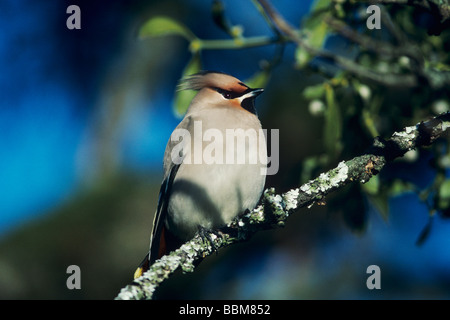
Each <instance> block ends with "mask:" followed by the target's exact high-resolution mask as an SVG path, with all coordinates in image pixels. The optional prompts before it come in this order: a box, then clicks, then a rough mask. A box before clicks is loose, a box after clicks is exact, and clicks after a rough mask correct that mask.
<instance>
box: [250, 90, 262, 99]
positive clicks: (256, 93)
mask: <svg viewBox="0 0 450 320" xmlns="http://www.w3.org/2000/svg"><path fill="white" fill-rule="evenodd" d="M263 91H264V89H261V88H258V89H252V91H250V93H251V94H252V97H257V96H259V95H260V94H261V93H263Z"/></svg>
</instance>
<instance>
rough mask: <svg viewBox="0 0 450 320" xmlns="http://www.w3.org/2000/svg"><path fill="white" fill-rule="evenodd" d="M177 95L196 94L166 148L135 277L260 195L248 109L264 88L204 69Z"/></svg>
mask: <svg viewBox="0 0 450 320" xmlns="http://www.w3.org/2000/svg"><path fill="white" fill-rule="evenodd" d="M179 89H180V90H197V91H198V93H197V95H196V96H195V97H194V99H193V100H192V102H191V104H190V105H189V108H188V110H187V113H186V115H185V116H184V118H183V120H182V121H181V122H180V124H179V125H178V126H177V128H176V129H175V130H174V132H173V133H172V135H171V139H169V142H168V144H167V147H166V151H165V153H164V180H163V182H162V185H161V190H160V194H159V200H158V205H157V210H156V213H155V217H154V221H153V230H152V234H151V239H150V250H149V253H148V254H147V256H146V257H145V259H144V260H143V262H142V263H141V265H140V266H139V268H138V269H137V270H136V273H135V278H137V277H139V276H140V275H142V273H143V272H145V271H146V270H147V269H148V267H149V265H151V264H152V263H153V262H154V261H155V260H156V259H158V258H160V257H161V256H162V255H164V254H166V253H168V252H170V251H172V250H175V249H177V248H178V247H179V246H180V245H181V244H182V243H183V242H185V241H187V240H190V239H191V238H193V237H194V235H195V234H196V233H197V232H198V231H200V230H214V229H217V228H218V227H221V226H225V225H227V224H228V223H230V222H231V221H232V220H233V219H234V218H235V217H236V216H238V215H239V214H242V213H244V212H245V211H246V210H247V209H248V210H252V209H253V208H254V207H255V206H256V204H257V203H258V201H259V199H260V197H261V194H262V191H263V189H264V184H265V180H266V168H267V150H266V141H265V136H264V134H263V131H262V128H261V123H260V122H259V120H258V116H257V115H256V110H255V106H254V100H255V98H256V96H258V95H259V94H261V93H262V92H263V89H251V88H249V87H248V86H247V85H245V84H244V83H242V82H241V81H239V80H238V79H236V78H234V77H232V76H230V75H227V74H224V73H220V72H211V71H204V72H200V73H197V74H195V75H192V76H190V77H188V78H185V79H183V80H182V81H181V83H180V85H179ZM255 137H256V140H255ZM209 141H211V142H209ZM256 155H257V156H256Z"/></svg>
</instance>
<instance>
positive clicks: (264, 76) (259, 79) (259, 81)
mask: <svg viewBox="0 0 450 320" xmlns="http://www.w3.org/2000/svg"><path fill="white" fill-rule="evenodd" d="M269 78H270V71H269V70H261V71H258V72H256V73H255V74H254V75H253V76H252V77H251V78H249V79H247V80H245V81H244V83H245V84H246V85H248V86H249V87H250V88H264V87H265V86H266V85H267V82H269Z"/></svg>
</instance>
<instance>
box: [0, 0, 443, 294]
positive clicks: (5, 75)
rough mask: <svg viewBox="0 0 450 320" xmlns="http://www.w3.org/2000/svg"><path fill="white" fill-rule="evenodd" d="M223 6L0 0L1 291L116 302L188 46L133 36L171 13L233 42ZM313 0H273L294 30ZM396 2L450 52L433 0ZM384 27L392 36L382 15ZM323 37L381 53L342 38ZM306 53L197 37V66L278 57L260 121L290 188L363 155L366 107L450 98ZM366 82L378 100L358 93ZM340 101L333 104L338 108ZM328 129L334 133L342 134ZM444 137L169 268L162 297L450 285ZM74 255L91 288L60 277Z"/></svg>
mask: <svg viewBox="0 0 450 320" xmlns="http://www.w3.org/2000/svg"><path fill="white" fill-rule="evenodd" d="M212 3H213V2H212V1H207V0H190V1H177V0H165V1H161V0H153V1H152V0H146V1H140V0H132V1H130V0H127V1H125V0H114V1H103V0H96V1H57V2H56V1H49V0H46V1H39V2H30V1H23V0H14V1H12V0H6V1H2V2H1V3H0V30H1V32H0V57H1V58H0V64H1V70H2V72H1V73H0V88H1V89H0V97H1V99H0V298H1V299H113V298H114V297H115V296H116V295H117V294H118V293H119V291H120V289H121V288H122V287H123V286H125V285H127V284H129V283H130V282H131V280H132V276H133V273H134V270H135V268H136V267H137V265H138V264H139V262H140V261H141V259H142V258H143V257H144V255H145V253H146V251H147V249H148V245H149V236H150V231H151V226H152V221H153V213H154V210H155V208H156V201H157V196H158V192H159V185H160V182H161V179H162V158H163V153H164V148H165V145H166V143H167V140H168V138H169V136H170V133H171V132H172V130H173V129H174V128H175V126H176V125H177V123H178V122H179V121H180V119H181V118H180V116H179V115H178V114H177V112H175V109H174V100H175V99H174V93H175V89H176V85H177V82H178V80H179V79H180V77H182V75H183V70H185V71H186V69H185V67H186V65H187V64H188V62H189V61H192V60H191V58H192V54H191V52H190V51H189V43H188V41H186V39H184V38H183V37H179V36H166V37H149V38H145V39H139V37H138V35H139V30H140V28H141V27H142V26H143V25H144V23H145V22H146V21H147V20H148V19H150V18H152V17H156V16H167V17H170V18H171V19H174V20H176V21H179V22H180V23H182V24H184V25H185V26H186V27H187V28H189V29H190V30H191V31H192V32H193V33H194V34H195V35H196V36H197V37H199V38H201V39H228V38H229V35H227V33H226V32H224V30H223V29H221V28H220V27H219V26H218V25H217V24H216V23H215V22H214V19H213V18H212V14H211V8H212ZM317 3H319V4H322V5H324V4H326V3H327V1H317V2H313V1H301V2H300V1H288V0H279V1H273V5H274V6H275V7H276V8H277V10H278V11H279V12H280V13H281V14H282V15H283V16H284V17H285V19H286V20H288V21H289V22H290V23H291V24H292V25H294V26H296V27H299V26H300V24H301V22H302V21H305V16H307V15H308V13H309V12H310V10H312V8H313V7H314V5H316V6H317ZM72 4H76V5H78V6H79V7H80V9H81V29H80V30H76V29H74V30H69V29H68V28H67V27H66V20H67V18H68V17H69V14H67V13H66V9H67V7H68V6H69V5H72ZM222 4H223V5H224V8H225V13H226V17H227V19H229V21H230V23H231V24H233V25H240V26H241V28H242V29H243V32H244V33H243V34H244V36H246V37H251V36H259V35H266V36H271V35H273V30H271V28H270V26H269V25H268V24H267V22H266V21H265V19H264V17H263V16H262V15H261V14H260V13H259V12H258V11H257V10H256V8H255V6H254V4H253V3H252V1H242V0H224V1H223V3H222ZM328 4H329V2H328ZM216 5H217V2H216ZM316 8H317V7H316ZM344 9H345V8H344ZM402 10H403V9H399V8H396V7H394V8H393V11H392V12H393V16H394V17H395V18H396V19H398V21H403V22H404V23H405V25H407V23H408V20H409V27H408V25H407V27H404V30H405V32H408V36H409V37H410V38H411V39H414V41H415V40H417V41H418V43H420V44H423V45H424V48H425V49H423V48H422V49H423V50H435V51H436V52H437V53H436V56H437V58H436V59H437V60H439V59H440V60H439V61H441V62H442V63H443V64H448V62H449V58H448V52H449V51H448V50H445V49H448V48H447V47H446V46H448V43H449V41H448V39H449V35H448V32H446V31H445V30H444V31H443V32H442V33H439V32H438V33H436V34H432V35H430V34H429V33H427V32H426V31H427V27H428V26H429V25H430V24H433V26H434V22H430V21H434V20H433V19H432V17H431V16H430V15H429V14H428V13H427V12H422V11H420V12H419V11H416V10H413V9H408V10H409V11H407V12H406V14H405V13H404V12H403V11H402ZM344 11H345V10H344ZM355 12H356V11H355ZM357 16H358V14H355V15H354V16H352V19H354V20H355V19H357ZM405 17H406V18H405ZM402 19H403V20H402ZM396 21H397V20H396ZM309 26H310V27H311V24H309ZM403 26H404V25H403ZM434 27H435V26H434ZM311 28H312V27H311ZM408 28H409V29H408ZM413 28H418V29H419V28H422V29H424V30H425V31H424V32H421V31H417V32H418V33H417V34H414V32H415V31H414V29H413ZM360 29H361V28H359V30H360ZM311 30H312V29H311ZM374 32H378V37H379V39H383V40H386V39H387V41H389V40H390V39H389V37H386V35H385V34H384V33H383V30H381V31H374ZM321 45H323V46H324V47H326V48H328V49H329V50H332V51H333V52H339V53H341V54H343V55H344V56H346V57H351V58H352V59H361V60H358V61H368V60H370V62H367V63H368V65H369V64H370V65H374V64H375V63H376V62H377V63H378V61H377V57H374V56H373V55H367V56H364V55H362V54H361V50H360V48H358V47H355V45H354V44H351V43H350V42H349V41H348V40H346V39H342V37H339V36H336V35H335V36H329V37H327V38H326V41H325V40H324V41H323V43H322V44H321ZM427 48H428V49H427ZM439 50H440V51H439ZM426 52H427V51H426ZM299 54H300V53H299V51H298V50H297V49H296V48H295V46H294V45H293V44H287V45H285V46H283V47H282V48H281V47H280V45H268V46H263V47H256V48H247V49H242V50H204V51H202V52H201V65H202V66H201V67H202V68H203V69H206V70H218V71H222V72H226V73H229V74H232V75H234V76H236V77H238V78H239V79H241V80H243V81H246V80H249V81H251V80H252V79H253V80H254V79H255V75H261V73H260V72H261V70H265V71H267V72H265V73H264V77H263V80H262V81H263V82H264V87H265V92H264V95H262V96H261V97H260V98H258V100H257V103H256V104H257V109H258V112H259V116H260V119H261V122H262V123H263V127H265V128H268V129H270V128H276V129H279V130H280V170H279V172H278V174H277V175H275V176H270V177H268V179H267V186H268V187H272V186H273V187H275V188H276V190H277V191H278V192H284V191H287V190H289V189H290V188H293V187H296V186H299V185H300V184H301V183H304V182H307V181H308V180H309V179H312V178H314V177H315V176H316V175H318V174H319V173H320V172H323V171H324V170H326V169H329V168H331V167H334V166H336V165H337V163H338V162H339V161H341V160H348V159H351V158H352V157H355V156H358V155H360V154H362V153H363V152H364V150H365V149H366V148H367V147H368V146H370V144H371V141H372V138H373V136H374V129H373V127H372V129H371V127H368V126H367V125H366V124H367V121H366V120H367V117H363V115H367V112H366V113H364V112H363V111H364V110H366V111H367V110H369V111H370V112H372V113H371V115H373V117H372V118H371V119H372V120H373V121H374V123H375V127H376V133H377V134H379V135H381V136H382V137H384V138H388V137H389V136H390V135H391V134H392V133H393V132H394V131H399V130H401V129H402V128H403V127H405V126H410V125H414V124H416V123H417V122H419V121H420V120H426V119H427V118H429V117H431V116H433V115H434V114H436V113H438V112H442V111H446V110H448V101H449V97H448V93H447V92H446V90H444V89H436V90H434V89H433V90H431V89H430V90H426V89H425V88H424V87H426V86H424V87H422V88H419V89H418V88H417V87H414V88H401V87H400V88H397V87H392V88H390V87H387V88H386V87H383V86H382V85H380V84H377V83H370V82H367V83H366V82H365V81H364V80H360V79H357V78H354V77H353V78H351V76H348V77H347V76H342V75H341V74H339V73H336V67H335V66H331V65H328V66H327V64H326V63H325V62H323V61H322V62H323V63H322V62H321V61H317V60H315V59H312V60H310V61H307V64H308V66H307V67H305V66H303V65H299V64H301V62H302V61H300V59H301V58H300V57H299ZM442 55H443V57H442ZM364 59H365V60H364ZM391 62H392V61H390V62H389V63H391ZM271 63H272V64H271ZM361 63H362V62H361ZM380 63H381V62H380ZM383 63H384V68H385V69H386V67H387V68H388V70H391V69H390V66H389V64H387V62H383ZM268 65H270V70H269V69H267V66H268ZM378 67H380V66H378ZM324 68H325V69H324ZM380 68H381V67H380ZM324 70H325V71H324ZM400 72H402V70H400ZM336 79H337V80H336ZM349 79H350V81H349ZM330 81H331V82H330ZM333 81H335V82H333ZM336 81H337V83H338V84H337V85H335V83H336ZM345 81H347V82H345ZM324 83H328V84H330V83H331V85H332V86H333V88H334V90H333V95H332V96H331V95H330V94H327V95H326V98H323V96H321V94H320V93H317V91H320V90H321V88H322V87H321V86H322V85H323V84H324ZM361 86H363V88H364V90H366V91H361V90H359V91H358V88H359V89H360V88H361ZM308 88H309V90H308ZM314 89H316V91H314ZM305 90H306V91H307V92H309V95H305ZM367 90H368V92H369V98H368V100H371V101H374V103H375V104H376V107H372V104H371V102H370V103H367V101H366V100H367V95H364V94H361V92H363V93H364V92H366V93H367ZM327 92H329V90H328V91H327ZM364 99H366V100H364ZM313 102H314V103H313ZM321 103H323V104H321ZM330 105H339V113H336V109H331V107H330ZM367 105H369V107H367ZM370 112H369V115H370ZM330 114H331V115H336V114H338V116H337V117H331V115H330ZM330 117H331V118H330ZM335 123H338V124H339V127H337V128H336V125H335ZM325 127H326V128H331V129H329V130H328V131H327V129H324V128H325ZM330 131H331V132H338V133H339V134H337V135H335V136H333V138H330V135H331V134H330V133H329V132H330ZM330 139H331V140H330ZM333 139H335V140H333ZM336 139H337V140H336ZM330 145H333V146H340V148H339V150H334V149H333V150H331V149H330V148H331V147H330ZM333 148H334V147H333ZM447 149H448V148H447V141H446V140H443V141H439V142H438V143H436V145H435V146H433V148H429V149H426V150H420V151H417V152H415V153H411V154H410V155H409V156H408V157H406V159H401V160H398V161H395V162H394V163H392V164H390V165H389V166H388V167H387V168H386V170H385V171H383V172H382V173H381V174H380V175H379V177H377V178H376V179H375V181H374V182H371V183H370V184H369V185H368V186H366V185H364V186H359V185H358V186H349V187H347V188H344V189H343V190H340V191H338V192H335V194H333V195H331V196H330V197H329V198H328V199H327V204H326V205H324V206H314V207H312V208H311V209H306V208H305V209H302V210H300V211H299V212H297V213H296V214H294V215H292V216H291V217H290V218H289V220H288V222H287V225H286V227H284V228H282V229H277V230H272V231H264V232H260V233H258V234H256V235H255V236H254V237H253V238H252V239H251V240H250V241H248V242H246V243H242V244H237V245H233V246H231V247H228V248H225V249H222V250H220V252H219V253H218V254H217V255H214V256H211V257H208V258H207V259H206V260H205V261H204V262H202V263H201V264H200V266H199V267H198V269H196V270H195V272H194V273H192V274H181V273H180V274H176V275H175V276H174V277H173V278H171V279H169V280H168V281H167V282H165V283H164V284H163V285H162V287H161V288H160V290H159V291H158V292H157V297H158V298H161V299H171V298H175V299H433V298H438V299H448V298H450V237H449V235H450V222H449V220H448V219H447V217H448V216H449V214H448V210H447V211H446V207H445V205H442V204H441V205H440V207H439V208H438V207H437V206H436V205H435V203H434V202H433V203H432V204H431V205H430V201H429V200H430V199H431V200H433V199H434V200H435V199H436V194H438V195H442V192H444V191H446V190H447V189H444V188H440V189H439V188H438V189H436V188H434V189H433V188H431V189H430V186H434V187H436V177H437V176H438V175H439V174H440V177H442V175H444V179H443V181H446V179H445V178H446V177H447V169H446V166H445V165H441V166H439V165H436V154H439V155H443V156H444V157H445V155H446V154H447ZM439 163H441V162H439ZM444 184H445V182H444ZM441 185H442V181H441V184H439V186H441ZM393 188H394V189H395V191H393ZM424 190H425V193H424ZM436 190H437V191H436ZM441 191H442V192H441ZM440 192H441V193H440ZM73 264H75V265H78V266H79V267H80V268H81V290H68V289H67V287H66V279H67V277H68V276H69V275H68V274H67V273H66V269H67V267H68V266H69V265H73ZM370 265H378V266H379V267H380V269H381V289H380V290H369V289H367V287H366V280H367V278H368V276H369V274H367V273H366V270H367V267H368V266H370Z"/></svg>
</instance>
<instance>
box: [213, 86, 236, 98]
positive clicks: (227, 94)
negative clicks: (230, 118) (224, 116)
mask: <svg viewBox="0 0 450 320" xmlns="http://www.w3.org/2000/svg"><path fill="white" fill-rule="evenodd" d="M216 91H217V92H218V93H220V94H221V95H222V96H223V97H224V98H225V99H234V98H236V95H235V94H233V92H231V91H227V90H223V89H220V88H216Z"/></svg>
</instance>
